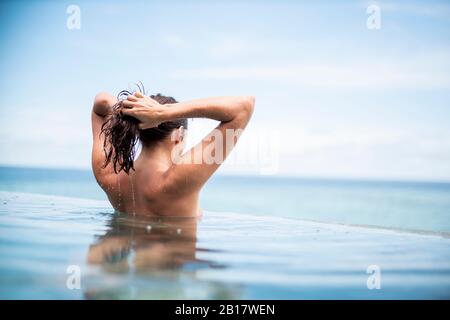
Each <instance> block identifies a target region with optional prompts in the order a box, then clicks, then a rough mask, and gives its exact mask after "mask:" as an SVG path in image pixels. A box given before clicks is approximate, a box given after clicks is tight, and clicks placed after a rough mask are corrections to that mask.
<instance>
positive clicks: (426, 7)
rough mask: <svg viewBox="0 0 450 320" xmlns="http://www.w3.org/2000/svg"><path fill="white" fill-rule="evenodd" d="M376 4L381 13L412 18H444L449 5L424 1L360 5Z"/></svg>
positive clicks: (447, 13)
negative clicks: (412, 16) (397, 14)
mask: <svg viewBox="0 0 450 320" xmlns="http://www.w3.org/2000/svg"><path fill="white" fill-rule="evenodd" d="M372 4H376V5H379V6H380V9H381V12H382V13H383V12H390V13H399V14H406V15H414V16H428V17H445V18H447V17H448V16H449V14H450V5H449V4H448V3H432V2H431V1H424V2H423V3H414V2H411V1H403V2H384V1H382V2H381V1H364V2H363V3H362V4H361V5H362V6H363V7H367V6H369V5H372Z"/></svg>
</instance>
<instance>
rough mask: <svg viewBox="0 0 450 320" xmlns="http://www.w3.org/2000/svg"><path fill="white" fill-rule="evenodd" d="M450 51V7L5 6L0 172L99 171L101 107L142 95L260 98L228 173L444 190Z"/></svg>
mask: <svg viewBox="0 0 450 320" xmlns="http://www.w3.org/2000/svg"><path fill="white" fill-rule="evenodd" d="M70 5H76V6H77V8H79V12H80V15H79V17H80V19H79V22H80V24H79V27H80V28H79V29H77V28H73V26H74V24H70V23H69V27H68V19H69V20H70V19H72V18H73V17H74V16H73V11H71V10H69V11H68V8H69V9H70V7H69V6H70ZM373 5H375V6H376V8H378V9H379V12H380V15H379V17H380V19H379V20H378V21H380V24H379V28H378V29H373V28H369V27H368V24H367V20H368V19H371V18H373V15H372V14H373V11H370V10H369V13H368V12H367V10H368V7H370V6H372V7H373ZM77 21H78V20H77ZM371 21H372V20H371ZM69 22H73V20H70V21H69ZM449 39H450V3H448V2H446V1H377V2H374V1H267V0H266V1H241V0H239V1H159V2H157V1H153V2H152V1H93V0H91V1H75V0H74V1H70V2H69V1H57V2H56V1H2V2H1V4H0V41H1V44H2V45H1V46H2V49H1V51H0V72H1V74H2V76H1V78H0V86H1V88H2V93H3V98H2V99H1V100H0V165H13V166H28V167H59V168H89V166H90V151H91V140H92V138H91V129H90V112H91V108H92V100H93V97H94V96H95V94H96V93H97V92H99V91H107V92H111V93H112V94H116V93H118V92H119V91H120V90H122V89H126V88H130V87H131V86H132V84H133V83H134V82H136V81H142V82H143V83H144V85H145V87H146V89H147V91H148V93H157V92H161V93H163V94H166V95H172V96H174V97H175V98H176V99H177V100H179V101H185V100H189V99H194V98H202V97H208V96H217V95H253V96H255V97H256V108H255V113H254V116H253V119H252V121H251V123H250V125H249V127H248V129H247V130H246V132H245V134H244V136H243V138H242V141H241V142H239V144H238V146H237V148H236V150H235V151H234V152H233V154H232V156H231V158H230V159H229V160H227V162H226V165H225V166H224V167H223V168H221V169H220V171H221V172H222V173H224V174H227V173H232V174H266V175H272V174H275V175H287V176H307V177H338V178H352V179H353V178H370V179H391V180H392V179H393V180H432V181H450V125H449V123H450V104H449V102H450V90H449V88H450V43H449ZM215 125H216V124H215V123H214V122H212V121H207V120H200V119H194V120H192V121H191V122H190V128H189V139H190V143H193V142H194V141H196V140H198V139H200V138H201V137H202V136H203V135H204V134H205V133H206V132H207V131H208V130H209V129H211V128H213V127H214V126H215Z"/></svg>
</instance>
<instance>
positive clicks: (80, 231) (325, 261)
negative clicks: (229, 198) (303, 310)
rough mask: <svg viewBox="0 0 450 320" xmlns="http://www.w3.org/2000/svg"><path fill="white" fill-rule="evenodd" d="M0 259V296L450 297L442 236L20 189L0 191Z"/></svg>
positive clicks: (448, 259)
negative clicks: (124, 207)
mask: <svg viewBox="0 0 450 320" xmlns="http://www.w3.org/2000/svg"><path fill="white" fill-rule="evenodd" d="M0 257H1V258H0V298H2V299H29V298H32V299H314V298H319V299H322V298H324V299H418V298H425V299H445V298H446V299H448V298H450V237H449V234H448V233H446V232H432V231H423V232H407V231H401V230H396V229H387V228H369V227H357V226H350V225H343V224H332V223H319V222H312V221H307V220H301V219H292V218H283V217H270V216H259V215H244V214H237V213H230V212H205V213H204V216H203V217H202V218H201V219H199V220H197V219H188V218H186V219H183V218H164V219H163V218H142V217H138V216H133V215H127V214H119V213H115V212H114V211H113V210H112V209H111V207H110V205H109V204H108V203H107V202H105V201H100V200H90V199H81V198H69V197H59V196H48V195H37V194H27V193H18V192H0ZM74 270H75V271H74ZM374 270H376V272H375V273H373V272H374ZM368 271H369V273H368ZM78 275H79V277H78ZM374 277H375V278H374ZM74 279H75V280H74ZM374 279H376V280H375V282H374ZM374 283H376V285H375V288H374ZM78 284H79V287H78ZM370 288H372V289H370ZM377 288H379V289H377Z"/></svg>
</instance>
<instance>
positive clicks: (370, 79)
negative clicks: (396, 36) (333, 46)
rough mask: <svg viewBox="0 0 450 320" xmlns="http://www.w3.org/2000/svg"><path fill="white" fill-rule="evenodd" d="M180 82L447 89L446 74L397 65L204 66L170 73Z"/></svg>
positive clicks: (343, 87)
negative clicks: (229, 81)
mask: <svg viewBox="0 0 450 320" xmlns="http://www.w3.org/2000/svg"><path fill="white" fill-rule="evenodd" d="M169 77H170V78H172V79H183V80H240V79H242V80H254V81H258V80H272V81H276V82H279V81H285V82H289V83H291V84H295V85H301V86H306V87H318V88H337V89H345V88H348V89H359V88H367V89H396V88H419V89H420V88H439V89H441V88H449V87H450V75H449V73H448V72H445V71H433V70H420V69H418V68H417V69H410V68H403V67H401V66H398V65H397V64H377V63H374V64H367V65H359V66H358V65H351V66H340V65H326V64H322V65H309V66H306V65H290V66H273V67H267V66H263V67H261V66H256V67H230V68H224V67H216V68H213V67H205V68H196V69H184V70H177V71H176V72H174V73H171V74H169Z"/></svg>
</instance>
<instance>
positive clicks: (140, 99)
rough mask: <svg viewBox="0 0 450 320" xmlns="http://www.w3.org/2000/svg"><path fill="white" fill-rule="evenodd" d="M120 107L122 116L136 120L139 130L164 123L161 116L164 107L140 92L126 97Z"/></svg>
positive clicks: (165, 108)
mask: <svg viewBox="0 0 450 320" xmlns="http://www.w3.org/2000/svg"><path fill="white" fill-rule="evenodd" d="M122 106H123V108H122V109H121V112H122V114H124V115H127V116H130V117H133V118H136V119H138V120H139V121H140V123H139V129H141V130H143V129H150V128H154V127H157V126H158V125H159V124H160V123H162V122H164V120H163V114H164V111H166V110H167V107H166V106H162V105H161V104H159V103H158V102H157V101H155V100H153V99H152V98H150V97H148V96H144V95H143V94H142V93H140V92H136V93H135V94H134V95H130V96H128V98H127V100H124V101H122Z"/></svg>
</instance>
